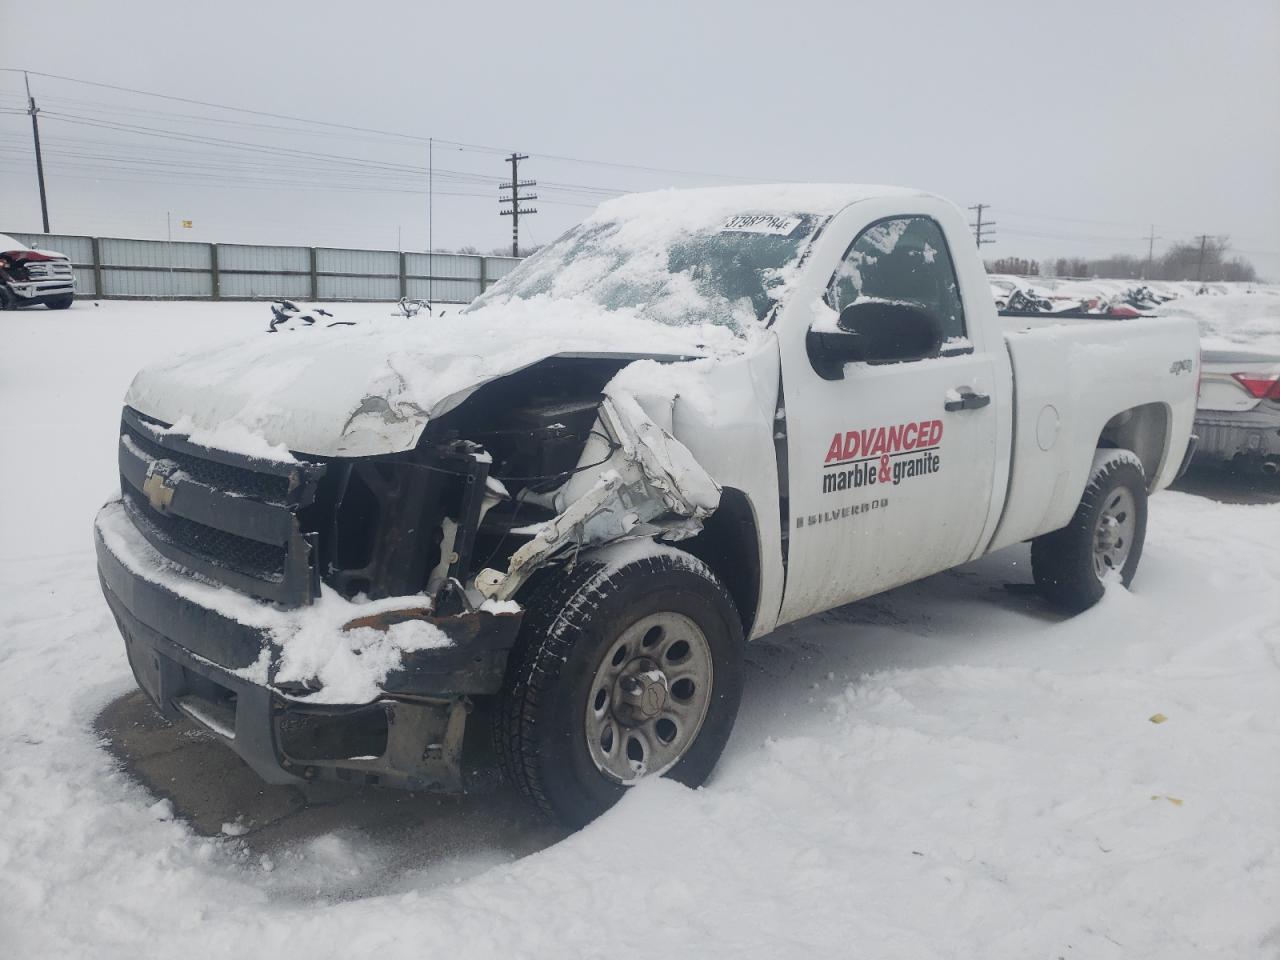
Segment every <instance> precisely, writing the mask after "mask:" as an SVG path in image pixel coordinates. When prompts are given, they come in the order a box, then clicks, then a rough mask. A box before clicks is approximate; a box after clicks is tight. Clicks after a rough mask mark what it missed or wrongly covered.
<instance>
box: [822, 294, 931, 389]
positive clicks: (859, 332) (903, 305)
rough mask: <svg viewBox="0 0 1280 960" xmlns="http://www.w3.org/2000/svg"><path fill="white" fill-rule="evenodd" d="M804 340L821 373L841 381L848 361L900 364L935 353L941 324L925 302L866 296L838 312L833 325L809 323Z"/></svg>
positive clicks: (828, 378)
mask: <svg viewBox="0 0 1280 960" xmlns="http://www.w3.org/2000/svg"><path fill="white" fill-rule="evenodd" d="M805 345H806V347H807V348H808V352H809V360H810V362H811V363H812V364H813V369H814V370H815V371H816V372H817V374H818V375H819V376H820V377H822V378H823V379H824V380H840V379H842V378H843V377H844V367H845V364H847V363H859V362H861V363H902V362H905V361H908V360H922V359H924V358H925V357H932V356H936V355H937V353H938V350H939V349H940V348H941V346H942V328H941V324H939V322H938V319H937V317H935V316H934V315H933V313H932V312H931V311H930V310H929V308H928V307H926V306H925V305H924V304H921V303H915V302H912V301H909V300H874V299H866V300H859V301H857V302H856V303H852V304H850V305H849V306H847V307H845V308H844V309H843V310H842V311H840V317H839V319H838V320H837V321H836V329H835V330H831V329H826V330H819V329H816V328H810V329H809V333H808V335H807V336H806V338H805Z"/></svg>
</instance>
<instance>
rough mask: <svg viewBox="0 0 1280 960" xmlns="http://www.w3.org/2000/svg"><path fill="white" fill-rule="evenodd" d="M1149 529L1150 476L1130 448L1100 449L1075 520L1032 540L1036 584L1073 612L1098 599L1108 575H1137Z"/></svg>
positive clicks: (1124, 579)
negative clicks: (1148, 498) (1147, 475)
mask: <svg viewBox="0 0 1280 960" xmlns="http://www.w3.org/2000/svg"><path fill="white" fill-rule="evenodd" d="M1146 535H1147V480H1146V476H1145V474H1144V473H1143V471H1142V466H1141V464H1140V463H1139V461H1138V459H1137V457H1136V456H1134V454H1132V453H1130V452H1129V451H1128V450H1099V451H1098V452H1097V454H1096V455H1095V456H1094V463H1093V473H1092V474H1091V475H1090V477H1089V483H1088V484H1087V485H1086V486H1085V490H1084V496H1083V497H1081V498H1080V505H1079V506H1078V507H1077V508H1076V512H1075V516H1073V517H1072V518H1071V522H1070V523H1069V524H1067V525H1066V526H1065V527H1063V528H1062V529H1061V530H1055V531H1054V532H1053V533H1047V534H1045V535H1043V536H1040V537H1036V538H1035V539H1034V540H1033V541H1031V570H1032V573H1033V574H1034V575H1035V580H1036V586H1037V587H1038V588H1039V589H1040V592H1041V593H1042V594H1044V596H1045V597H1046V598H1047V599H1048V600H1049V601H1050V602H1052V603H1054V604H1056V605H1058V606H1060V607H1063V608H1064V609H1066V610H1070V611H1072V612H1079V611H1081V610H1086V609H1088V608H1089V607H1091V606H1093V605H1094V604H1095V603H1097V602H1098V601H1099V600H1100V599H1102V594H1103V592H1104V591H1105V586H1104V583H1105V581H1106V580H1107V578H1108V577H1111V576H1116V575H1118V576H1119V578H1120V582H1121V583H1123V584H1124V585H1125V586H1126V587H1127V586H1129V584H1130V582H1131V581H1132V580H1133V575H1134V573H1135V572H1136V571H1137V569H1138V561H1139V560H1140V559H1141V557H1142V546H1143V543H1144V542H1145V540H1146Z"/></svg>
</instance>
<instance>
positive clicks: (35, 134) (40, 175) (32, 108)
mask: <svg viewBox="0 0 1280 960" xmlns="http://www.w3.org/2000/svg"><path fill="white" fill-rule="evenodd" d="M22 79H23V81H24V82H25V83H26V85H27V113H29V114H30V115H31V136H32V138H33V139H34V140H35V143H36V179H37V180H38V181H39V182H40V217H41V218H42V219H43V220H44V232H45V233H48V232H49V201H48V200H47V199H46V198H45V193H44V160H43V158H42V157H41V156H40V121H39V120H38V119H36V114H38V113H39V112H40V110H39V108H38V107H36V98H35V97H33V96H32V95H31V78H30V77H29V76H27V71H25V70H23V71H22Z"/></svg>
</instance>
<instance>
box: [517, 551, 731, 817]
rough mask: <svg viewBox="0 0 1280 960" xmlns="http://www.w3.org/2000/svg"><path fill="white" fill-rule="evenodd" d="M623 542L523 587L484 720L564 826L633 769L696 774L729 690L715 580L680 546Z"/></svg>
mask: <svg viewBox="0 0 1280 960" xmlns="http://www.w3.org/2000/svg"><path fill="white" fill-rule="evenodd" d="M635 551H636V544H634V543H630V544H622V545H619V546H618V547H613V548H606V549H605V550H602V551H599V552H598V553H596V554H593V555H591V556H589V557H586V558H583V559H581V560H579V561H578V563H577V564H576V565H575V566H574V567H573V568H572V569H571V570H566V571H559V572H555V573H552V574H549V575H548V576H547V578H546V579H544V580H543V582H542V583H541V584H539V585H538V586H537V587H536V588H535V591H534V594H533V596H532V597H530V598H529V599H528V601H527V603H526V613H525V620H524V623H523V625H522V627H521V632H520V636H519V638H518V639H517V641H516V647H515V649H514V650H513V651H512V655H511V660H510V664H509V666H508V671H507V681H506V684H505V687H504V690H503V693H502V695H501V699H500V705H499V710H498V715H497V719H496V721H495V731H494V732H495V739H496V743H497V748H498V753H499V756H500V757H501V759H502V764H503V768H504V771H505V773H506V775H507V777H508V778H509V779H510V780H511V781H512V782H513V783H514V784H515V785H516V787H517V788H518V789H519V791H520V792H521V793H522V794H523V795H524V796H525V797H526V798H527V799H528V800H530V801H531V802H532V803H533V804H535V805H536V806H537V807H538V808H539V809H540V810H542V811H543V812H544V813H546V814H548V815H550V816H552V817H554V818H556V819H557V820H560V821H562V822H564V823H566V824H569V825H571V826H575V827H576V826H582V825H585V824H586V823H589V822H590V821H591V820H593V819H595V818H596V817H597V816H599V815H600V814H601V813H603V812H604V811H605V810H607V809H608V808H609V807H611V806H612V805H613V804H614V803H616V802H617V801H618V800H619V798H621V797H622V795H623V793H624V792H625V791H626V789H627V787H629V786H631V785H632V784H634V783H636V782H637V781H639V780H640V779H642V778H644V777H646V776H668V777H671V778H672V779H674V780H678V781H680V782H681V783H684V784H686V785H688V786H697V785H699V784H701V783H702V782H703V781H704V780H705V779H706V778H707V776H708V775H710V773H711V770H712V768H713V767H714V766H715V764H716V761H717V760H718V759H719V758H720V753H721V751H723V750H724V747H725V744H726V743H727V742H728V739H729V733H730V731H731V730H732V729H733V723H734V720H735V718H736V717H737V713H738V703H739V701H740V699H741V696H742V661H743V635H742V623H741V620H740V619H739V617H738V612H737V609H736V608H735V607H734V604H733V600H732V599H731V598H730V596H729V593H728V591H727V590H726V589H725V587H724V585H723V584H721V583H720V581H719V579H717V578H716V576H715V574H713V573H712V572H711V570H710V569H709V568H708V567H707V566H706V565H705V564H704V563H702V561H700V560H698V559H697V558H695V557H693V556H691V555H690V554H686V553H683V552H681V551H678V550H674V549H671V548H664V547H658V546H653V547H647V548H643V551H642V552H640V553H636V552H635Z"/></svg>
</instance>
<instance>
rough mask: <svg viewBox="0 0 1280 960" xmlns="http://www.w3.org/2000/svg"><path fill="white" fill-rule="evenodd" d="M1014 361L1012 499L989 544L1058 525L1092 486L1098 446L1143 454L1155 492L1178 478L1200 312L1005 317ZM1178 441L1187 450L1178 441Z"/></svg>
mask: <svg viewBox="0 0 1280 960" xmlns="http://www.w3.org/2000/svg"><path fill="white" fill-rule="evenodd" d="M1001 319H1002V321H1003V327H1004V340H1005V346H1006V349H1007V350H1008V352H1009V358H1010V362H1011V364H1012V368H1013V389H1014V403H1013V424H1012V433H1013V436H1012V444H1011V459H1010V464H1009V474H1008V487H1007V494H1006V500H1005V506H1004V510H1003V513H1002V515H1001V518H1000V522H999V524H998V526H997V528H996V531H995V534H994V535H993V537H992V540H991V543H990V544H989V546H988V549H992V550H994V549H998V548H1000V547H1003V546H1007V545H1009V544H1012V543H1016V542H1018V541H1020V540H1026V539H1029V538H1031V537H1034V536H1037V535H1039V534H1041V533H1047V532H1049V531H1051V530H1056V529H1058V528H1060V527H1062V526H1065V525H1066V523H1067V522H1068V521H1069V520H1070V519H1071V515H1072V513H1073V512H1074V510H1075V507H1076V504H1077V503H1078V502H1079V500H1080V496H1081V494H1082V493H1083V492H1084V487H1085V484H1086V483H1087V481H1088V472H1089V468H1090V464H1091V462H1092V452H1093V450H1094V449H1095V448H1096V447H1097V446H1098V445H1099V444H1100V442H1102V443H1104V444H1105V443H1106V442H1107V441H1106V440H1101V439H1100V438H1103V434H1104V431H1106V432H1107V434H1108V436H1112V435H1114V436H1115V437H1116V438H1117V440H1118V441H1122V442H1117V444H1116V445H1125V446H1129V447H1130V448H1131V449H1133V450H1134V452H1135V453H1137V454H1138V457H1139V458H1140V459H1141V460H1142V463H1143V468H1144V470H1145V471H1146V474H1147V479H1148V483H1149V488H1150V490H1151V491H1152V492H1154V491H1156V490H1160V489H1163V488H1164V487H1166V486H1168V485H1169V484H1170V483H1172V482H1173V479H1174V477H1175V476H1176V474H1177V471H1178V468H1179V466H1180V465H1181V462H1182V457H1183V454H1184V452H1185V448H1184V446H1183V445H1181V444H1178V443H1177V442H1176V441H1175V440H1174V438H1184V437H1187V436H1189V435H1190V431H1191V424H1192V421H1193V420H1194V417H1195V392H1194V391H1191V390H1188V389H1187V378H1191V380H1192V382H1194V378H1195V377H1196V376H1197V375H1198V372H1199V333H1198V331H1197V329H1196V326H1195V323H1194V322H1192V321H1190V320H1180V319H1164V318H1139V319H1132V320H1124V321H1117V320H1113V319H1106V318H1098V319H1062V318H1055V317H1053V316H1045V317H1044V318H1043V319H1041V318H1032V317H1007V318H1004V317H1002V318H1001ZM1174 446H1178V449H1173V447H1174Z"/></svg>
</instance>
